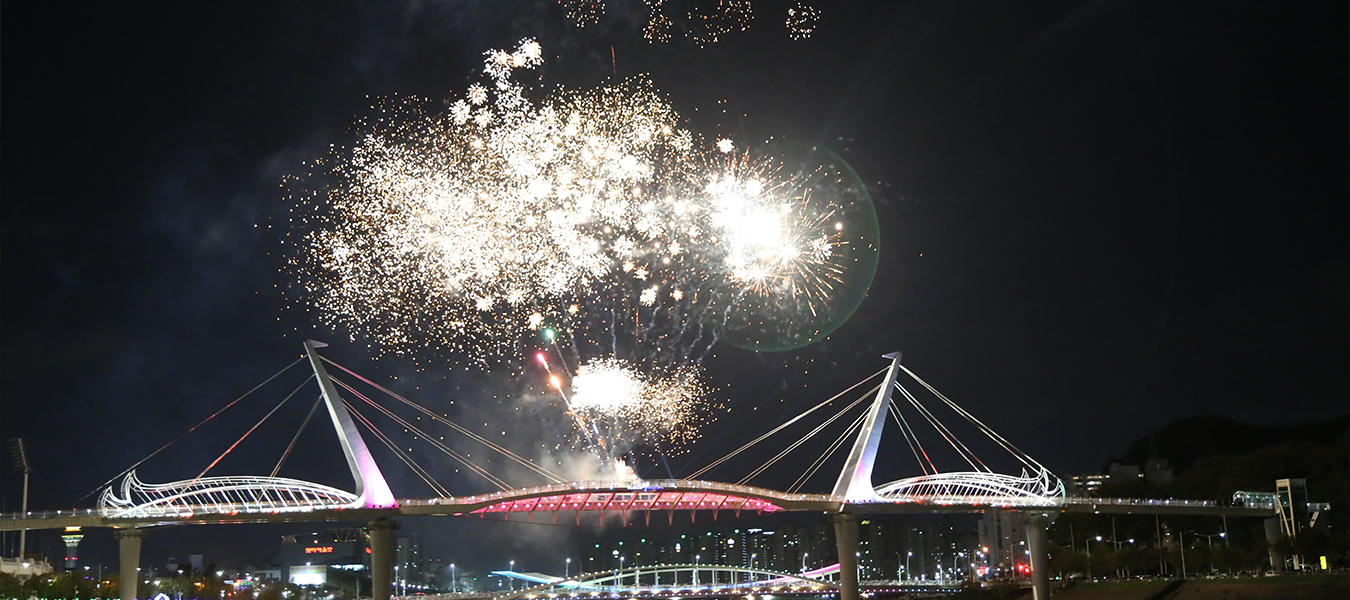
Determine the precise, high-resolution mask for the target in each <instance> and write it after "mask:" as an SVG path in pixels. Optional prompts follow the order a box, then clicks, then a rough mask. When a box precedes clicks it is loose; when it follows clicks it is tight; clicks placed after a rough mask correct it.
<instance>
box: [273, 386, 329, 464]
mask: <svg viewBox="0 0 1350 600" xmlns="http://www.w3.org/2000/svg"><path fill="white" fill-rule="evenodd" d="M320 404H323V394H319V399H318V400H315V401H314V406H311V407H310V408H309V414H308V415H305V420H304V422H302V423H300V428H299V429H297V430H295V437H293V438H291V443H290V445H288V446H286V451H285V452H282V453H281V459H280V460H278V461H277V466H275V467H272V473H271V474H270V475H268V477H276V476H277V472H279V471H281V464H282V463H284V462H286V457H288V456H290V455H291V450H294V449H295V443H296V442H298V441H300V434H302V433H304V432H305V427H306V426H308V425H309V420H310V419H312V418H314V411H316V410H318V409H319V405H320Z"/></svg>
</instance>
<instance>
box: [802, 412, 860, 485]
mask: <svg viewBox="0 0 1350 600" xmlns="http://www.w3.org/2000/svg"><path fill="white" fill-rule="evenodd" d="M866 418H867V412H866V411H864V412H863V413H862V414H861V415H858V418H857V419H854V420H853V424H852V425H849V426H848V428H847V429H845V430H844V431H843V433H840V434H839V437H837V438H835V439H834V443H832V444H830V447H829V448H827V449H826V450H825V452H822V453H821V455H820V456H817V457H816V460H815V461H814V462H812V463H811V466H810V467H807V469H806V472H804V473H802V475H801V477H798V478H797V481H794V482H792V485H791V486H789V487H788V490H787V491H788V493H789V494H795V493H797V492H798V491H800V490H801V488H802V486H804V485H806V482H807V481H810V480H811V477H813V476H815V474H816V471H819V470H820V467H822V466H824V464H825V461H826V460H829V458H830V457H831V456H833V455H834V453H835V451H837V450H839V447H840V446H842V445H843V444H844V440H846V439H848V437H849V435H851V434H852V433H853V432H855V431H857V430H858V429H860V428H862V423H863V420H865V419H866Z"/></svg>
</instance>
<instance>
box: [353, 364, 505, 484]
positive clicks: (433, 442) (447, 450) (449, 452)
mask: <svg viewBox="0 0 1350 600" xmlns="http://www.w3.org/2000/svg"><path fill="white" fill-rule="evenodd" d="M329 379H331V380H333V383H336V384H338V385H339V386H342V388H344V389H346V390H347V391H349V392H351V393H352V394H354V395H356V397H358V398H360V399H362V400H364V401H365V402H366V404H369V405H371V406H373V407H375V410H378V411H380V412H381V413H382V414H384V416H386V417H389V418H390V419H391V420H393V421H394V422H395V423H398V424H399V425H402V426H403V427H404V428H405V429H409V430H412V431H413V432H414V433H415V434H417V435H419V436H422V437H423V438H426V441H427V443H429V444H431V445H432V446H434V447H435V448H436V449H437V450H440V451H441V452H443V453H445V454H446V455H448V456H450V457H451V458H453V459H455V460H457V461H459V463H460V464H462V465H464V467H465V468H467V469H469V470H470V471H473V472H474V473H477V474H478V475H480V476H482V477H483V478H484V479H486V480H488V482H490V483H492V485H495V486H497V487H498V488H500V489H502V490H509V489H511V486H510V485H508V484H507V483H506V482H505V481H503V480H502V479H501V478H499V477H497V476H496V475H493V474H492V473H489V472H488V470H487V469H485V468H483V467H480V466H478V465H476V464H474V463H473V462H472V461H470V460H469V459H468V458H467V457H465V456H463V455H461V454H460V453H458V452H456V451H454V450H452V449H451V448H450V447H449V446H446V445H445V444H442V443H440V442H438V441H436V439H435V438H434V437H432V436H430V435H427V433H426V432H424V431H422V430H421V429H418V428H417V426H416V425H413V424H412V423H409V422H408V421H407V420H405V419H403V418H402V417H400V416H398V415H397V414H395V413H394V411H391V410H389V409H387V408H385V407H383V406H380V405H379V404H378V403H376V402H375V401H374V400H371V399H370V398H368V397H366V395H365V394H362V393H361V392H359V391H357V390H356V389H355V388H353V387H352V386H350V385H347V382H345V381H342V380H341V379H338V378H336V377H329ZM452 495H453V494H452Z"/></svg>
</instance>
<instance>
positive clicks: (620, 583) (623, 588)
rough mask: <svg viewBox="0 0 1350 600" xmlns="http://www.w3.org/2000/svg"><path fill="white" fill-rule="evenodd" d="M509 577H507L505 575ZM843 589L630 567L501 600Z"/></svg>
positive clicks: (727, 573)
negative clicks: (594, 594) (612, 594)
mask: <svg viewBox="0 0 1350 600" xmlns="http://www.w3.org/2000/svg"><path fill="white" fill-rule="evenodd" d="M502 574H507V573H502ZM838 589H839V585H838V584H835V583H832V582H829V581H822V580H819V579H810V578H806V577H802V576H800V575H795V574H792V573H780V572H777V571H766V570H763V569H751V568H747V567H733V566H725V565H706V564H695V565H689V564H678V565H655V566H648V567H628V568H626V569H622V570H616V571H601V572H598V573H586V574H582V575H578V576H576V577H573V578H571V579H565V580H564V579H556V580H554V581H551V582H548V583H544V584H541V585H537V586H534V587H531V588H527V589H524V590H521V591H518V592H516V593H514V594H510V595H507V596H500V597H498V600H512V599H515V598H539V597H550V596H554V597H562V596H568V595H573V594H576V595H582V594H585V595H590V594H591V593H593V592H599V593H602V594H603V593H624V594H633V593H664V592H684V593H688V594H690V595H700V594H706V593H716V592H721V591H731V592H734V591H739V592H741V593H748V592H750V591H751V590H754V593H767V594H772V593H774V591H803V590H820V591H837V590H838Z"/></svg>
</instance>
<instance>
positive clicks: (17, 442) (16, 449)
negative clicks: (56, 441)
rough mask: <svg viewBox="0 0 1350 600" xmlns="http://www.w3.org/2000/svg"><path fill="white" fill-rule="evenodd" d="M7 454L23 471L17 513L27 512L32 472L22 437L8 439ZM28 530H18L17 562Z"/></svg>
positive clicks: (26, 541) (23, 547)
mask: <svg viewBox="0 0 1350 600" xmlns="http://www.w3.org/2000/svg"><path fill="white" fill-rule="evenodd" d="M9 455H10V457H12V458H13V459H14V467H15V468H17V469H18V470H20V471H23V504H22V506H21V508H19V514H21V515H25V516H26V515H27V514H28V474H29V473H32V472H33V469H32V466H30V465H29V464H28V450H27V449H26V448H24V445H23V438H21V437H18V438H14V439H11V440H9ZM27 538H28V530H27V529H20V530H19V562H21V563H22V562H23V556H24V551H25V550H26V549H27V543H28V539H27Z"/></svg>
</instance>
